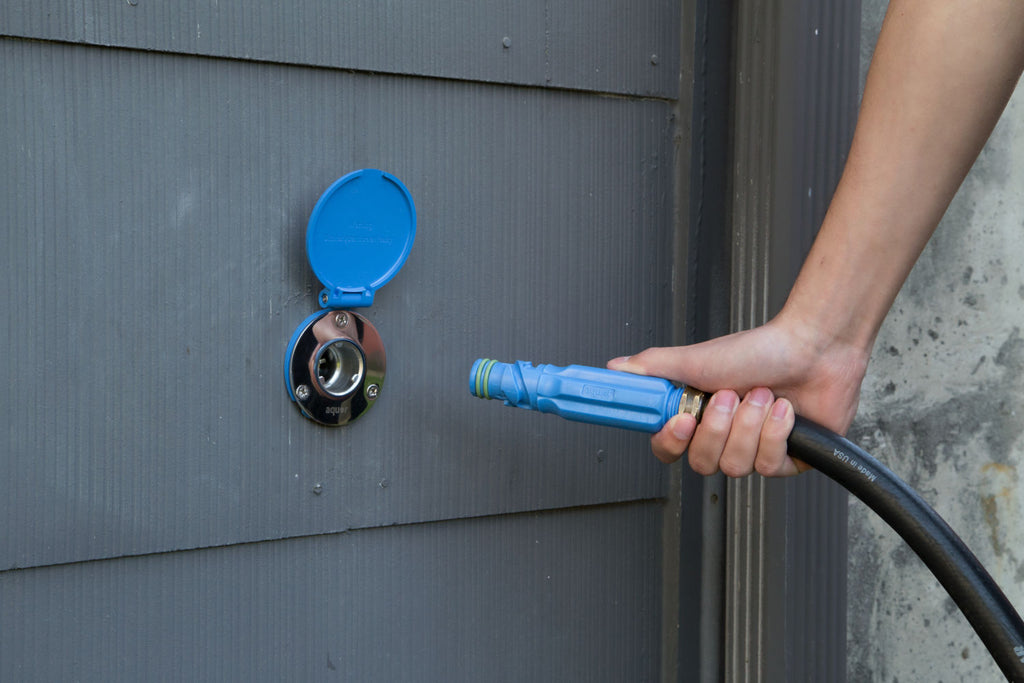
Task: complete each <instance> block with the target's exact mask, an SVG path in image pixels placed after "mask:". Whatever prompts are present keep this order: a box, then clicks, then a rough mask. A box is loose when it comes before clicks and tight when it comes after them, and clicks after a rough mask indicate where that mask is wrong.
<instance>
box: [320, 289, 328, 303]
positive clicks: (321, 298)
mask: <svg viewBox="0 0 1024 683" xmlns="http://www.w3.org/2000/svg"><path fill="white" fill-rule="evenodd" d="M320 303H322V304H323V305H324V306H326V305H327V292H324V293H323V294H321V295H320Z"/></svg>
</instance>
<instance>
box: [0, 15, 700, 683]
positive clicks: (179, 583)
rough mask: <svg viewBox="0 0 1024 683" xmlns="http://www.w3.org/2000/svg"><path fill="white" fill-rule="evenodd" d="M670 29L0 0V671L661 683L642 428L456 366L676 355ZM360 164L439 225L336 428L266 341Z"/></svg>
mask: <svg viewBox="0 0 1024 683" xmlns="http://www.w3.org/2000/svg"><path fill="white" fill-rule="evenodd" d="M680 16H681V13H680V8H679V6H678V4H677V3H674V2H661V1H658V0H651V1H650V2H643V3H639V4H637V3H630V4H629V5H628V6H627V5H624V4H622V3H615V2H610V1H609V2H596V3H589V4H588V5H587V7H586V8H581V7H572V6H570V5H568V4H556V5H550V4H547V3H520V4H517V5H516V6H515V7H512V6H510V5H508V4H507V3H506V4H502V5H497V4H494V3H460V2H439V3H433V4H432V5H431V6H430V7H425V6H422V5H420V4H413V3H405V4H394V3H381V4H380V5H374V6H372V7H370V6H368V5H366V4H359V5H356V4H340V5H338V6H335V3H300V4H298V5H288V4H281V3H270V2H265V3H248V4H247V5H245V6H243V5H242V4H241V3H220V4H219V5H212V6H208V5H206V4H203V3H175V4H167V3H150V2H147V1H146V0H138V1H137V2H136V1H134V0H128V1H126V2H109V3H96V2H90V1H88V0H66V1H65V2H59V3H51V4H49V5H46V6H42V5H39V4H38V3H36V4H33V3H23V2H8V3H4V4H3V6H0V92H2V93H3V94H4V96H3V97H2V98H0V173H2V177H3V178H4V179H5V182H4V183H3V185H2V186H0V216H2V217H3V221H4V229H3V233H2V234H3V240H4V244H3V249H2V250H0V291H2V292H3V294H2V295H0V296H2V297H3V299H2V301H3V306H4V315H3V320H4V323H3V325H4V331H3V340H4V346H3V354H2V356H0V387H3V389H0V397H2V398H0V407H2V413H3V420H4V422H3V431H4V436H3V441H0V449H2V450H0V514H2V516H3V519H4V524H3V526H2V529H0V680H111V679H121V680H139V679H142V678H157V679H161V678H162V679H238V680H250V679H253V678H256V679H264V680H282V679H317V678H324V679H338V680H446V681H447V680H482V679H487V680H567V679H579V680H609V681H613V680H614V681H619V680H650V679H653V678H656V677H657V676H658V675H659V674H658V672H659V671H660V668H659V667H660V666H661V664H660V657H661V656H662V654H661V638H662V630H661V628H662V614H661V609H662V605H661V602H662V600H661V595H662V581H663V576H662V541H663V536H662V528H661V526H662V522H661V520H662V510H663V500H664V498H665V496H666V495H667V494H668V492H669V486H668V484H667V481H666V475H665V470H663V469H662V468H661V467H660V466H659V465H657V463H655V462H654V461H653V459H652V458H650V457H649V455H648V451H647V442H646V439H645V438H644V437H643V436H639V435H633V434H624V433H619V432H617V431H614V430H606V429H597V428H589V427H583V426H578V425H572V424H568V423H563V422H560V421H558V420H555V419H554V418H545V417H541V416H537V415H531V414H528V413H525V412H522V411H512V410H507V409H503V408H500V407H499V406H498V405H496V404H487V403H482V402H476V401H474V400H473V399H470V398H469V397H468V394H467V391H466V387H465V384H466V377H467V374H468V369H469V365H470V363H471V362H472V360H473V359H474V358H476V357H478V356H490V357H494V358H502V359H507V360H513V359H517V358H523V359H529V360H536V361H541V362H553V363H558V364H566V363H571V362H581V363H590V364H601V363H603V362H604V360H606V359H607V358H610V357H612V356H615V355H619V354H622V353H628V352H631V351H634V350H636V349H640V348H643V347H645V346H649V345H651V344H664V343H668V342H670V341H671V339H672V315H671V304H672V301H673V287H672V282H673V277H674V274H673V270H672V268H673V258H672V256H673V245H674V239H675V237H674V233H675V225H674V222H673V216H674V215H675V213H676V211H677V207H676V205H675V202H676V201H677V198H676V190H677V184H676V183H677V179H676V160H677V158H678V157H677V154H678V150H677V148H676V147H675V144H674V141H675V139H676V136H677V135H678V134H679V125H678V123H677V117H676V109H675V108H676V102H675V98H676V97H677V93H678V75H679V71H680V65H679V61H678V60H679V53H680V49H679V37H678V36H679V32H680V31H681V30H682V26H681V24H682V22H681V20H680ZM505 38H508V40H507V41H503V39H505ZM506 42H507V43H508V46H507V47H506V46H505V43H506ZM361 167H377V168H382V169H384V170H387V171H389V172H391V173H394V174H395V175H397V176H398V177H399V178H401V179H402V180H403V181H404V182H405V184H406V185H407V186H408V187H409V189H410V190H411V192H412V194H413V197H414V199H415V201H416V205H417V211H418V215H419V226H418V234H417V240H416V245H415V247H414V248H413V252H412V254H411V256H410V258H409V261H408V262H407V264H406V266H405V268H404V269H403V270H402V272H401V273H400V274H399V275H398V276H397V277H396V278H395V279H394V280H393V281H392V282H391V283H390V284H388V285H387V286H386V287H385V288H384V289H382V290H381V291H380V292H379V293H378V295H377V298H376V302H375V304H374V306H373V308H371V309H369V310H368V311H366V315H367V316H368V317H369V318H370V319H371V320H372V322H373V323H374V325H375V326H376V327H377V328H378V330H379V331H380V333H381V335H382V337H383V339H384V343H385V345H386V347H387V352H388V376H387V381H386V384H385V388H384V392H382V395H381V399H380V400H379V401H378V405H377V406H376V407H375V408H374V410H373V411H372V412H370V413H369V414H368V415H367V416H366V417H364V418H362V419H361V420H360V421H359V422H357V423H355V424H354V425H352V426H350V427H348V428H345V429H340V430H328V429H324V428H320V427H317V426H315V425H313V424H312V423H310V422H308V421H306V420H304V419H303V418H302V417H301V416H300V415H299V413H298V411H297V410H296V409H295V408H294V406H292V405H291V404H290V402H289V400H288V397H287V394H286V392H285V390H284V387H283V381H282V363H283V354H284V349H285V345H286V343H287V340H288V338H289V336H290V334H291V332H292V331H293V330H294V328H295V327H296V326H297V325H298V323H299V322H300V321H301V320H302V319H303V318H304V317H305V316H306V315H307V314H309V313H311V312H313V311H314V310H316V307H317V306H316V302H315V299H314V297H315V292H316V291H318V289H319V284H318V283H317V282H316V280H315V277H314V276H313V274H312V272H311V271H310V269H309V266H308V264H307V262H306V259H305V253H304V247H303V245H304V232H305V223H306V220H307V218H308V215H309V212H310V210H311V209H312V206H313V204H314V202H315V201H316V199H317V197H318V196H319V195H320V193H321V192H322V191H323V190H324V189H326V187H327V186H328V185H329V184H330V183H331V182H332V181H333V180H334V179H336V178H337V177H339V176H341V175H343V174H344V173H346V172H348V171H351V170H355V169H357V168H361ZM675 276H676V277H678V274H675ZM676 552H678V550H677V551H676ZM694 618H696V617H694Z"/></svg>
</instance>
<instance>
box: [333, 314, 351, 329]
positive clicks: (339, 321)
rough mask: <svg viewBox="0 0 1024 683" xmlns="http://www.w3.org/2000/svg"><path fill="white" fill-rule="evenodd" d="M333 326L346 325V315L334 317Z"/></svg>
mask: <svg viewBox="0 0 1024 683" xmlns="http://www.w3.org/2000/svg"><path fill="white" fill-rule="evenodd" d="M334 324H335V325H337V326H338V327H345V325H348V314H347V313H338V314H337V315H336V316H334Z"/></svg>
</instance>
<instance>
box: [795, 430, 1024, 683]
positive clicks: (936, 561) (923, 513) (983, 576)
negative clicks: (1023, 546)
mask: <svg viewBox="0 0 1024 683" xmlns="http://www.w3.org/2000/svg"><path fill="white" fill-rule="evenodd" d="M789 453H790V455H792V456H793V457H795V458H799V459H800V460H802V461H804V462H805V463H807V464H808V465H810V466H811V467H813V468H814V469H816V470H818V471H819V472H821V473H822V474H824V475H826V476H827V477H829V478H830V479H833V480H834V481H836V482H837V483H838V484H840V485H841V486H843V487H844V488H845V489H846V490H848V491H849V492H850V493H852V494H853V495H855V496H856V497H857V498H860V499H861V500H862V501H863V502H864V503H865V504H866V505H867V506H868V507H869V508H871V509H872V510H874V512H875V513H876V514H877V515H878V516H879V517H881V518H882V519H883V520H885V522H886V523H887V524H888V525H889V526H891V527H892V528H893V529H894V530H895V531H896V533H898V534H899V535H900V537H902V538H903V540H904V541H906V542H907V545H909V546H910V547H911V549H913V551H914V552H915V553H917V556H918V557H920V558H921V560H923V561H924V563H925V564H926V565H927V566H928V568H929V569H930V570H931V571H932V573H933V574H934V575H935V577H936V578H937V579H938V580H939V583H941V584H942V586H943V588H945V589H946V591H947V592H948V593H949V595H950V597H952V598H953V601H954V602H955V603H956V604H957V606H958V607H959V608H960V611H961V612H963V613H964V616H965V617H967V621H968V622H970V624H971V626H972V627H973V628H974V630H975V631H976V632H977V634H978V636H979V637H981V641H982V642H983V643H984V644H985V647H986V648H988V651H989V652H990V653H991V654H992V657H993V658H994V659H995V661H996V664H998V665H999V668H1000V669H1002V672H1003V675H1005V676H1006V678H1007V680H1010V681H1015V682H1019V683H1024V622H1022V621H1021V618H1020V616H1019V615H1018V614H1017V612H1016V611H1015V610H1014V608H1013V605H1011V604H1010V601H1009V600H1007V599H1006V596H1005V595H1004V594H1003V591H1002V590H1000V588H999V586H998V585H996V582H995V581H994V580H993V579H992V577H991V576H990V575H989V573H988V572H987V571H985V568H984V567H983V566H981V563H980V562H979V561H978V558H976V557H975V556H974V554H973V553H972V552H971V551H970V549H968V547H967V546H966V545H965V544H964V542H963V541H962V540H960V537H959V536H957V535H956V532H954V531H953V530H952V529H951V528H950V527H949V525H948V524H946V522H945V520H943V519H942V518H941V517H940V516H939V515H938V513H936V512H935V510H933V509H932V508H931V506H929V505H928V503H926V502H925V501H924V500H923V499H922V498H921V496H919V495H918V494H917V492H915V491H914V490H913V489H911V488H910V487H909V486H907V484H906V483H904V482H903V480H901V479H900V478H899V477H897V476H896V475H895V474H893V473H892V471H891V470H889V469H888V468H887V467H886V466H885V465H883V464H882V463H880V462H879V461H878V460H876V459H875V458H873V457H872V456H871V455H869V454H868V453H867V452H866V451H864V450H863V449H861V448H860V447H858V446H856V445H855V444H853V443H852V442H850V441H849V440H847V439H844V438H843V437H841V436H839V435H837V434H835V433H833V432H831V431H829V430H827V429H825V428H824V427H821V426H819V425H817V424H815V423H814V422H811V421H810V420H807V419H804V418H802V417H797V419H796V426H795V427H794V428H793V432H792V434H791V435H790V437H789Z"/></svg>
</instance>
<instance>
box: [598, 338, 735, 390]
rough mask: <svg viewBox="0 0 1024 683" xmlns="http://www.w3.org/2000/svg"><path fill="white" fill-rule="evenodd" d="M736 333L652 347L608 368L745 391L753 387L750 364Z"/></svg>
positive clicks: (695, 386)
mask: <svg viewBox="0 0 1024 683" xmlns="http://www.w3.org/2000/svg"><path fill="white" fill-rule="evenodd" d="M737 341H738V339H737V335H730V336H727V337H721V338H718V339H713V340H711V341H706V342H702V343H700V344H693V345H691V346H670V347H652V348H649V349H646V350H644V351H641V352H640V353H638V354H636V355H633V356H624V357H621V358H615V359H614V360H611V361H609V362H608V369H610V370H619V371H621V372H632V373H634V374H637V375H651V376H655V377H664V378H665V379H669V380H672V381H674V382H679V383H681V384H685V385H687V386H692V387H694V388H696V389H702V390H704V391H717V390H719V389H733V390H735V391H737V392H739V393H740V395H743V394H745V393H746V392H747V391H748V390H750V389H751V388H753V386H754V385H753V384H752V380H753V379H754V378H753V377H752V372H751V371H752V368H751V367H750V365H749V363H744V360H743V359H744V354H742V353H741V352H740V350H739V349H738V348H735V347H736V346H737V345H736V342H737Z"/></svg>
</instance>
